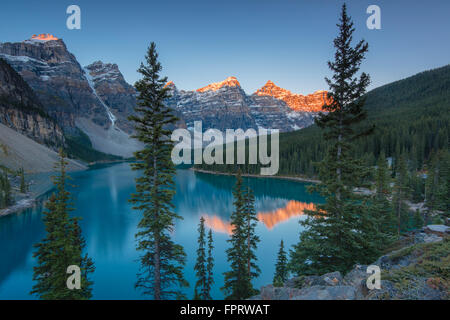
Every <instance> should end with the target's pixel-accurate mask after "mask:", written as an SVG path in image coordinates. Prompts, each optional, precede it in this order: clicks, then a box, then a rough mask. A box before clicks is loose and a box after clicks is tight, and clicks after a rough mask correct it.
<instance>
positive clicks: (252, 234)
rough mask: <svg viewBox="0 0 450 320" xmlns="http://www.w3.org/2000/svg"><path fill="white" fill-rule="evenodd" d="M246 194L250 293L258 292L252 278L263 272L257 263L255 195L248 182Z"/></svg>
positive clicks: (257, 240) (246, 250)
mask: <svg viewBox="0 0 450 320" xmlns="http://www.w3.org/2000/svg"><path fill="white" fill-rule="evenodd" d="M245 189H246V191H245V194H244V201H245V204H244V219H243V220H244V221H243V222H244V228H245V246H246V247H245V259H246V261H247V280H246V284H247V292H248V295H249V296H251V295H254V294H256V292H257V290H255V289H254V288H253V286H252V280H253V279H254V278H257V277H258V276H259V274H260V273H261V270H260V268H259V266H258V265H257V260H258V258H257V257H256V250H257V248H258V242H259V241H260V239H259V237H258V236H257V235H256V231H255V229H256V225H257V223H258V218H257V216H256V210H255V196H254V194H253V191H252V190H251V189H250V187H249V186H248V183H247V188H245Z"/></svg>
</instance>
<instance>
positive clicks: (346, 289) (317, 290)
mask: <svg viewBox="0 0 450 320" xmlns="http://www.w3.org/2000/svg"><path fill="white" fill-rule="evenodd" d="M355 299H356V289H355V288H354V287H352V286H312V287H309V288H305V289H302V290H300V293H299V294H298V295H296V296H294V297H293V298H292V300H355Z"/></svg>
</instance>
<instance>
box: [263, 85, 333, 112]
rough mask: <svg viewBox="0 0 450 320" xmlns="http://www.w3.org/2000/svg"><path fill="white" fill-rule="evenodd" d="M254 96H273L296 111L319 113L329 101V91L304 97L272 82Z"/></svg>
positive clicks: (319, 91)
mask: <svg viewBox="0 0 450 320" xmlns="http://www.w3.org/2000/svg"><path fill="white" fill-rule="evenodd" d="M254 94H255V95H258V96H271V97H274V98H276V99H280V100H283V101H284V102H286V104H287V105H288V106H289V107H290V108H291V109H293V110H295V111H306V112H318V111H320V110H322V106H323V105H324V104H325V103H326V102H328V101H329V100H328V98H327V94H328V92H327V91H324V90H318V91H316V92H314V93H311V94H308V95H306V96H304V95H302V94H298V93H292V92H291V91H289V90H286V89H283V88H280V87H279V86H277V85H276V84H275V83H273V81H271V80H269V81H267V82H266V84H265V85H264V86H263V87H262V88H260V89H258V90H256V92H255V93H254Z"/></svg>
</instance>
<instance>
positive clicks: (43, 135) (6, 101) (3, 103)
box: [0, 59, 64, 149]
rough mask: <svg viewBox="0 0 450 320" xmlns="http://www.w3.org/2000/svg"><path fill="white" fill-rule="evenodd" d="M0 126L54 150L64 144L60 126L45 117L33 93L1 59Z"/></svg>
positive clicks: (42, 108) (45, 114) (41, 106)
mask: <svg viewBox="0 0 450 320" xmlns="http://www.w3.org/2000/svg"><path fill="white" fill-rule="evenodd" d="M0 123H2V124H4V125H5V126H7V127H9V128H11V129H13V130H15V131H17V132H19V133H21V134H23V135H25V136H27V137H28V138H31V139H33V140H34V141H36V142H38V143H41V144H45V145H47V146H50V147H52V148H54V149H55V148H56V147H58V146H61V145H63V143H64V136H63V132H62V129H61V127H60V126H58V125H57V124H56V122H55V121H54V120H53V119H51V118H50V117H49V116H48V115H47V113H46V112H45V111H44V107H43V105H42V104H41V102H40V101H39V99H38V98H37V96H36V95H35V93H34V92H33V90H32V89H31V88H30V87H29V86H28V84H27V83H26V82H25V81H24V80H23V79H22V77H21V76H20V75H19V74H18V73H17V72H16V71H15V70H14V69H13V68H12V67H11V66H10V65H9V64H8V63H7V62H6V61H5V60H3V59H0Z"/></svg>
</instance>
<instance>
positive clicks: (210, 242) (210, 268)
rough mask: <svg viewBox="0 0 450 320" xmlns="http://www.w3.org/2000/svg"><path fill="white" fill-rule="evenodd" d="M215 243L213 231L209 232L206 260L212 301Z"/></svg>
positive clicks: (207, 281)
mask: <svg viewBox="0 0 450 320" xmlns="http://www.w3.org/2000/svg"><path fill="white" fill-rule="evenodd" d="M213 249H214V242H213V237H212V230H211V229H209V232H208V257H207V258H206V288H207V296H206V299H207V300H212V296H211V290H212V286H213V284H214V277H213V269H214V257H213Z"/></svg>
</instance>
